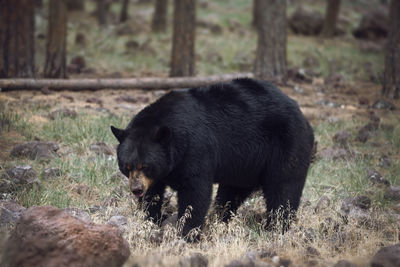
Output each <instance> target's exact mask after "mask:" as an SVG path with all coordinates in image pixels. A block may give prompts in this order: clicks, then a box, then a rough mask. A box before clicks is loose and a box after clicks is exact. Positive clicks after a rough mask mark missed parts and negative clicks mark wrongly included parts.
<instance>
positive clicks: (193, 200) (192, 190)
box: [178, 177, 212, 240]
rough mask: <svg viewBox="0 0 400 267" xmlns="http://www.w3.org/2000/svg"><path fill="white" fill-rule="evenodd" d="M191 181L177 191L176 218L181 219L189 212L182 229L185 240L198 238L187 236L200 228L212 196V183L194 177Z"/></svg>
mask: <svg viewBox="0 0 400 267" xmlns="http://www.w3.org/2000/svg"><path fill="white" fill-rule="evenodd" d="M192 181H194V182H192V183H191V184H188V185H186V186H184V187H182V188H180V189H179V190H178V205H179V211H178V218H179V219H182V216H184V215H185V213H186V210H188V211H190V216H188V218H186V219H185V223H184V225H183V229H182V236H184V237H185V238H186V239H187V240H194V239H197V238H198V237H195V238H193V237H190V236H188V234H189V232H190V231H191V230H192V229H194V228H197V227H199V228H200V229H201V228H202V226H203V223H204V220H205V217H206V215H207V211H208V209H209V207H210V203H211V194H212V182H206V180H202V178H201V177H196V178H195V179H193V180H192ZM189 207H191V208H189Z"/></svg>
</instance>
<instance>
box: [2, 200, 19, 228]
mask: <svg viewBox="0 0 400 267" xmlns="http://www.w3.org/2000/svg"><path fill="white" fill-rule="evenodd" d="M24 210H25V208H24V207H22V206H21V205H19V204H18V203H16V202H14V201H9V200H0V227H3V226H9V225H15V224H16V223H17V221H18V219H19V217H20V216H21V213H22V212H23V211H24Z"/></svg>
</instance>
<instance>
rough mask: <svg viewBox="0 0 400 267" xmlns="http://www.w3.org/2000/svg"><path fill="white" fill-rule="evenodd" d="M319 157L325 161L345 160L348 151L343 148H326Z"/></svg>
mask: <svg viewBox="0 0 400 267" xmlns="http://www.w3.org/2000/svg"><path fill="white" fill-rule="evenodd" d="M318 156H319V157H320V158H322V159H325V160H337V159H345V158H346V157H347V151H346V150H345V149H343V148H333V147H326V148H324V149H322V150H321V151H320V152H319V153H318Z"/></svg>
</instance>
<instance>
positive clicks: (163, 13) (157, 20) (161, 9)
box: [151, 0, 168, 32]
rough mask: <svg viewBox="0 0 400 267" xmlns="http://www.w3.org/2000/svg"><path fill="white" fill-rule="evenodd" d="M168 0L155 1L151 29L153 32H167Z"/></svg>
mask: <svg viewBox="0 0 400 267" xmlns="http://www.w3.org/2000/svg"><path fill="white" fill-rule="evenodd" d="M167 9H168V0H156V1H155V7H154V14H153V21H152V23H151V28H152V30H153V32H165V31H166V30H167Z"/></svg>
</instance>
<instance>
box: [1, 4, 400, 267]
mask: <svg viewBox="0 0 400 267" xmlns="http://www.w3.org/2000/svg"><path fill="white" fill-rule="evenodd" d="M207 3H208V7H207V8H203V7H200V8H199V9H198V14H199V18H200V19H203V20H205V21H211V22H212V23H216V24H219V25H220V26H221V27H222V28H223V33H222V34H220V35H218V34H211V33H210V32H209V31H208V30H205V29H198V31H197V37H196V38H197V41H196V54H197V62H196V69H197V73H198V75H208V74H221V73H228V72H243V71H251V70H252V64H253V61H254V54H255V49H256V42H257V40H256V33H255V31H254V29H252V28H251V27H250V22H251V16H250V14H251V5H250V2H249V1H245V0H237V1H234V2H231V1H222V0H218V1H207ZM307 3H308V4H309V5H312V6H311V8H313V9H315V10H321V9H322V7H321V5H317V4H314V3H317V2H316V1H308V2H307ZM86 5H87V8H88V9H90V10H91V11H93V10H94V8H95V7H94V5H93V3H92V2H91V1H89V2H87V3H86ZM346 5H347V4H346ZM133 7H135V8H133ZM118 10H119V5H118V4H113V5H112V11H113V12H114V13H115V14H116V13H117V12H118ZM149 10H151V6H150V5H149V4H141V5H133V4H132V6H131V9H130V15H131V19H130V20H129V21H128V22H127V23H126V25H122V26H120V25H113V24H111V25H110V26H108V27H106V28H104V29H101V28H99V27H98V25H97V24H96V22H95V19H94V18H93V17H90V16H87V15H85V16H82V14H79V13H76V14H71V16H70V22H69V25H68V30H69V35H68V57H69V59H70V58H72V57H73V56H76V55H83V56H84V57H85V59H86V62H87V65H88V66H89V67H95V68H96V71H97V73H96V74H95V75H97V76H102V75H109V74H110V73H113V72H119V73H120V74H122V75H123V76H141V75H156V76H166V75H167V74H168V71H169V69H168V64H169V50H170V45H169V44H170V42H171V25H169V27H168V31H167V32H166V33H160V34H153V33H150V32H149V27H148V23H149V22H150V19H151V12H148V11H149ZM292 10H293V9H290V10H289V12H292ZM169 13H170V15H171V13H172V8H170V10H169ZM357 18H358V17H357V16H356V15H352V16H351V20H356V19H357ZM39 20H40V19H39ZM232 20H234V21H236V22H238V23H239V25H240V27H243V29H242V30H244V32H242V33H241V32H240V29H235V30H233V31H230V30H229V29H228V27H229V25H230V24H231V23H232ZM44 21H45V20H44V19H43V18H42V19H41V21H39V22H40V23H38V24H37V26H38V28H37V29H38V31H39V32H45V28H46V23H45V22H44ZM170 22H171V21H170ZM140 25H141V26H140ZM143 25H144V26H143ZM146 25H147V26H146ZM124 26H128V27H131V28H135V27H139V26H140V27H139V28H138V30H137V33H134V34H130V35H121V36H120V35H117V32H118V31H119V30H120V28H121V27H124ZM78 32H81V33H84V34H85V37H86V42H87V44H86V46H85V47H81V46H79V45H76V44H75V42H74V39H75V35H76V34H77V33H78ZM147 40H151V41H150V42H149V43H150V45H148V46H145V48H144V49H143V50H140V49H139V50H136V51H135V50H129V51H127V49H126V47H125V44H126V43H127V42H128V41H136V42H137V43H139V45H141V44H143V43H145V42H146V41H147ZM44 47H45V45H44V43H43V40H41V39H39V40H38V46H37V48H38V52H37V55H38V57H37V65H40V66H42V65H44V64H41V63H40V62H42V61H43V53H44ZM309 56H313V57H316V58H317V59H318V61H319V62H320V65H319V66H318V67H316V68H315V69H314V71H316V72H320V73H321V76H322V78H324V77H326V76H327V75H328V74H330V73H331V72H335V71H338V72H339V73H341V74H343V75H345V77H346V78H347V79H348V80H350V81H353V82H358V81H360V80H361V81H363V80H367V79H368V77H367V73H366V72H365V71H364V68H363V66H364V65H365V64H366V63H368V62H374V64H373V71H374V72H375V73H380V72H381V71H382V68H383V55H382V53H371V52H364V51H361V50H360V49H359V48H358V44H357V42H356V41H355V40H354V39H352V37H350V36H346V37H344V38H334V39H332V40H328V41H324V40H321V39H320V38H318V37H303V36H294V35H292V34H290V33H289V38H288V61H289V66H290V67H303V60H304V59H305V58H307V57H309ZM332 62H336V63H335V64H336V65H335V64H333V63H332ZM332 64H333V65H334V66H333V67H332ZM335 66H336V67H335ZM355 70H356V71H355ZM116 94H120V92H116ZM91 96H92V95H91ZM93 96H96V95H95V94H93ZM49 98H51V96H49ZM10 99H11V98H10ZM10 99H9V100H2V99H1V98H0V123H1V125H2V132H1V135H0V145H5V146H7V147H9V143H10V141H11V140H13V135H12V133H13V132H18V133H19V134H20V139H19V140H21V141H23V140H28V141H29V140H34V139H35V138H40V139H41V140H43V141H54V142H57V143H58V144H59V145H60V151H59V154H60V158H54V159H52V160H50V161H48V162H43V161H36V160H25V159H11V158H7V160H5V161H4V163H1V167H2V169H1V170H0V177H1V176H2V174H3V173H4V171H5V169H7V168H9V167H12V166H15V165H21V164H29V165H31V166H32V167H33V169H35V170H36V172H37V173H38V174H39V178H40V179H41V181H42V186H41V187H40V188H34V189H32V190H21V191H18V192H16V194H15V195H9V196H7V197H9V198H14V199H16V200H17V201H18V202H19V203H20V204H21V205H23V206H25V207H30V206H35V205H53V206H56V207H59V208H67V207H74V208H80V209H84V210H87V211H89V210H90V208H93V207H95V206H101V209H100V211H97V212H92V213H91V217H92V219H93V220H94V221H95V222H97V223H104V222H106V221H107V220H108V219H109V218H110V217H111V216H113V215H124V216H126V217H127V219H128V225H127V228H126V231H125V232H124V237H125V238H126V240H128V242H129V244H130V246H131V252H132V258H131V262H130V263H128V264H127V265H128V266H130V265H133V264H134V263H138V264H140V263H142V264H143V265H145V266H157V265H162V264H164V266H174V265H175V266H176V265H177V263H178V262H179V260H181V259H182V257H187V256H189V255H192V254H193V253H196V252H200V253H202V254H203V255H205V256H206V257H207V258H208V259H209V261H210V265H211V266H222V265H224V264H227V263H229V262H230V261H232V260H233V259H240V258H241V257H242V256H243V255H244V254H246V253H249V252H257V251H262V252H270V253H272V254H277V255H279V257H280V258H286V259H290V260H291V261H292V262H294V263H296V264H297V263H299V264H307V263H308V262H310V261H313V260H314V261H315V262H316V264H317V265H319V266H331V265H333V264H334V263H335V262H337V261H338V260H339V259H343V258H344V259H347V260H350V261H352V262H354V263H356V264H359V265H361V266H363V265H366V264H367V263H368V261H369V259H370V258H371V257H372V255H373V254H374V253H375V252H376V251H377V250H378V248H380V247H381V246H382V245H389V244H393V243H396V242H399V228H398V225H397V224H396V221H395V220H393V218H391V217H390V216H389V215H388V214H389V212H390V211H392V210H396V203H394V202H393V201H388V200H387V199H385V198H384V190H383V189H379V188H376V187H375V186H373V185H372V184H371V183H370V182H369V180H368V178H367V171H368V169H369V168H372V167H373V168H377V169H378V170H379V171H380V172H381V173H382V174H383V175H384V177H385V178H386V179H388V180H389V181H390V182H391V183H392V184H393V185H399V184H400V178H399V177H400V167H399V166H400V158H399V156H398V155H399V151H400V137H399V136H400V127H399V126H398V125H399V119H398V113H396V112H393V113H389V114H381V115H382V116H381V117H382V121H381V123H382V124H390V125H393V129H392V130H391V129H390V128H385V127H381V128H380V129H378V130H377V132H376V134H375V135H373V136H372V137H371V140H369V141H368V142H367V143H366V144H362V143H359V142H355V141H354V138H355V137H356V135H357V132H358V129H359V128H360V127H362V126H363V125H364V124H365V123H367V121H366V120H365V119H360V118H359V117H355V118H354V119H348V120H339V121H338V122H334V123H331V122H326V121H323V119H321V120H318V121H317V122H315V125H314V129H315V136H316V139H317V141H318V148H319V150H321V149H322V148H325V147H332V146H334V143H333V140H332V137H333V136H334V134H335V133H336V132H337V131H340V130H347V131H349V132H350V133H351V134H352V137H351V138H350V139H349V142H350V143H349V147H348V149H350V150H352V151H355V152H356V153H354V155H353V156H351V157H350V158H349V159H346V160H335V161H330V160H324V159H318V160H317V161H316V162H315V163H313V164H312V165H311V168H310V170H309V175H308V178H307V182H306V185H305V188H304V192H303V199H302V204H301V208H300V210H299V212H298V219H297V222H296V223H295V224H294V225H293V227H292V229H291V230H290V231H289V232H288V233H286V234H285V235H282V234H280V233H279V232H266V231H264V229H263V220H265V203H264V200H263V198H262V197H261V194H259V193H256V194H253V195H252V196H251V197H250V198H249V199H247V200H246V201H245V203H244V204H243V205H242V206H241V207H240V209H239V210H238V213H237V215H236V216H234V218H233V220H232V221H231V222H230V223H229V224H224V223H221V222H220V221H218V220H216V218H215V217H214V216H213V214H212V213H210V215H209V216H208V218H207V223H206V225H205V228H204V231H203V240H202V241H201V242H199V243H195V244H188V243H184V242H182V240H181V239H180V238H179V235H178V233H177V230H176V229H175V228H173V227H170V228H166V230H165V231H164V233H163V238H162V240H161V241H159V242H155V240H157V239H159V238H160V228H159V227H158V226H156V225H154V224H153V223H151V222H149V221H147V220H145V213H144V212H143V211H141V210H140V209H138V208H137V204H136V202H135V201H134V200H133V198H132V196H131V194H129V192H128V190H127V187H126V186H124V185H123V183H122V182H121V181H118V180H117V181H115V180H113V179H111V177H112V176H113V174H114V173H115V172H116V171H117V170H118V166H117V160H116V157H115V156H111V157H106V156H98V155H96V154H95V153H94V152H92V151H90V149H89V147H90V144H92V143H94V142H105V143H106V144H108V145H110V146H115V145H116V144H117V141H116V140H115V138H114V137H113V136H112V133H111V131H110V129H109V126H110V125H114V126H116V127H125V126H126V125H127V123H128V121H129V120H130V118H131V116H132V115H133V114H125V113H122V112H117V115H113V114H112V113H105V114H100V113H93V112H89V111H88V109H85V108H82V107H77V111H78V116H77V117H76V118H69V117H57V118H56V119H55V120H49V119H47V116H48V114H49V112H50V110H52V109H53V108H55V107H56V105H57V104H58V102H57V101H58V99H56V98H53V100H52V101H53V102H51V101H50V100H48V101H41V102H40V101H39V102H37V101H36V102H34V101H25V100H24V102H22V101H23V100H14V99H11V100H10ZM110 101H112V100H111V99H110ZM12 103H13V104H12ZM35 118H40V120H35ZM374 143H378V144H379V146H375V145H373V144H374ZM383 154H387V155H388V156H389V157H390V158H391V159H392V165H391V166H389V167H388V168H381V167H379V165H378V163H379V158H380V157H381V156H382V155H383ZM49 167H55V168H59V169H60V170H61V177H58V178H54V179H50V180H45V179H44V178H43V177H41V173H42V171H43V170H44V169H45V168H49ZM0 179H1V178H0ZM79 188H84V189H85V190H78V189H79ZM78 191H80V193H79V192H78ZM359 195H367V196H368V197H370V198H371V200H372V208H371V209H370V211H369V217H370V218H369V219H370V220H371V221H372V222H373V223H372V224H370V225H360V224H359V223H358V222H357V221H354V220H353V221H352V220H350V221H349V222H347V223H346V222H345V221H344V220H343V217H342V216H341V215H340V214H339V212H340V206H341V203H342V201H343V200H344V199H345V198H347V197H355V196H359ZM322 196H327V197H329V199H330V200H331V204H330V205H329V207H327V208H325V209H324V210H323V211H321V212H319V213H317V212H315V210H314V208H315V206H316V205H317V203H318V201H319V199H320V198H321V197H322ZM110 199H112V201H111V202H112V203H113V204H111V205H103V203H104V202H107V201H109V200H110ZM168 208H169V209H171V210H172V211H176V195H174V196H173V197H172V200H171V204H170V205H169V206H168ZM0 243H1V242H0ZM0 245H1V244H0ZM309 247H312V248H315V249H316V250H317V251H318V253H319V256H318V255H317V256H310V255H308V254H307V249H309ZM264 260H265V261H267V262H269V263H271V262H270V258H265V259H264Z"/></svg>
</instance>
